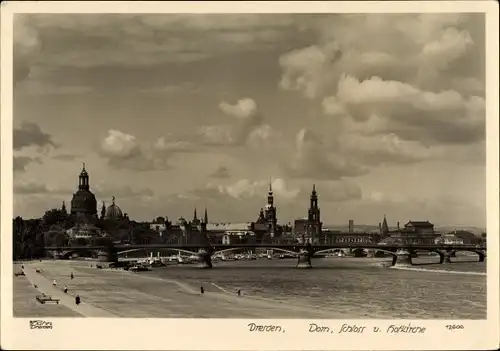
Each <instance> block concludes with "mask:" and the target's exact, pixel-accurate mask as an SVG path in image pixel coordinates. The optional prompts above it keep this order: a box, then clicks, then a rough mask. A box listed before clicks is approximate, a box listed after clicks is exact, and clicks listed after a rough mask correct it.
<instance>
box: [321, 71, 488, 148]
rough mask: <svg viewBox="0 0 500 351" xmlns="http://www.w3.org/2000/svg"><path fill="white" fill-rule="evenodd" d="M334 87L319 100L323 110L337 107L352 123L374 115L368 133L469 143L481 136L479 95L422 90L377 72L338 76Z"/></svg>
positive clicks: (482, 115)
mask: <svg viewBox="0 0 500 351" xmlns="http://www.w3.org/2000/svg"><path fill="white" fill-rule="evenodd" d="M337 91H338V92H337V95H336V97H333V99H332V97H329V98H326V99H325V100H324V107H325V112H326V113H332V112H334V109H335V108H336V109H341V110H342V111H343V112H344V116H348V117H350V118H352V119H353V120H354V121H355V122H367V121H369V120H370V119H372V118H377V119H378V126H377V127H378V128H377V130H373V129H372V130H371V132H372V133H373V132H376V133H377V134H383V133H393V134H396V135H397V136H398V137H399V138H401V139H404V140H410V141H420V142H422V143H428V144H429V143H430V144H442V143H451V144H468V143H474V142H477V141H481V140H484V138H485V123H486V118H485V117H486V114H485V100H484V98H482V97H478V96H469V97H465V96H462V95H461V94H460V93H458V92H456V91H454V90H445V91H441V92H438V93H434V92H429V91H423V90H420V89H418V88H416V87H414V86H412V85H410V84H406V83H402V82H396V81H384V80H382V79H381V78H379V77H372V78H370V79H367V80H364V81H359V80H357V79H356V78H353V77H352V76H343V77H342V78H341V80H340V81H339V83H338V90H337ZM332 100H333V101H332ZM332 102H334V103H335V104H336V106H335V105H334V104H333V103H332ZM338 104H340V106H341V107H338V106H339V105H338ZM333 106H335V107H333ZM362 128H363V126H360V128H359V129H362Z"/></svg>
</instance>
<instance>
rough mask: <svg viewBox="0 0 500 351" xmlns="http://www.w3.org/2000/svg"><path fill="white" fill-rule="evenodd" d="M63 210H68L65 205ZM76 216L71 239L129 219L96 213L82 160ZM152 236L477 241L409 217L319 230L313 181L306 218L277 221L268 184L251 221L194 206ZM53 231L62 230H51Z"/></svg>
mask: <svg viewBox="0 0 500 351" xmlns="http://www.w3.org/2000/svg"><path fill="white" fill-rule="evenodd" d="M62 210H63V211H64V212H66V207H65V204H64V203H63V208H62ZM68 215H70V216H73V217H74V218H75V219H76V225H75V226H74V227H73V228H71V229H69V230H68V231H67V232H66V233H67V234H68V236H69V237H70V238H72V239H89V238H95V237H101V236H106V233H104V232H103V231H102V230H100V229H99V228H98V227H97V226H96V225H95V223H96V221H97V220H98V219H102V220H105V221H111V222H113V223H118V224H122V227H126V226H127V224H128V223H129V221H130V219H129V218H128V216H127V214H126V213H123V211H122V210H121V208H120V207H119V206H118V205H117V204H116V203H115V198H114V197H113V198H112V203H111V205H109V206H107V207H106V205H105V203H104V202H103V204H102V208H101V211H100V216H99V215H98V213H97V200H96V197H95V195H94V194H93V193H92V192H91V191H90V181H89V174H88V172H87V170H86V169H85V164H83V168H82V171H81V172H80V175H79V184H78V190H77V192H76V193H74V194H73V198H72V200H71V210H70V213H69V214H68ZM148 226H149V229H150V231H151V235H149V236H145V237H144V238H142V239H141V240H143V241H144V243H149V242H171V243H196V242H199V241H200V240H209V241H210V242H219V243H225V244H230V243H234V242H247V243H251V242H257V243H288V242H294V243H295V242H297V243H324V244H335V243H374V242H385V243H388V244H389V243H392V242H408V241H411V242H414V243H454V244H457V243H475V242H476V241H477V239H478V238H477V237H476V236H475V235H474V234H473V233H470V232H466V231H456V232H454V233H446V234H443V233H436V232H435V230H434V225H433V224H432V223H430V222H429V221H409V222H408V223H406V224H405V225H404V226H403V227H402V228H400V226H399V222H398V223H397V226H396V228H395V229H392V230H391V229H389V226H388V224H387V219H386V217H385V216H384V219H383V221H382V222H381V223H379V225H378V229H376V230H371V231H364V232H361V233H360V232H356V231H355V228H354V221H353V220H350V221H349V226H348V230H347V231H342V230H331V229H326V228H323V223H322V221H321V212H320V208H319V204H318V194H317V192H316V187H315V185H313V187H312V191H311V195H310V198H309V209H308V213H307V216H306V217H304V218H301V219H297V220H295V221H294V224H293V226H292V225H291V224H284V225H280V224H278V218H277V210H276V205H275V203H274V194H273V190H272V185H271V183H270V184H269V191H268V194H267V203H266V205H265V206H264V207H263V208H261V209H260V212H259V215H258V217H257V219H256V220H255V221H251V222H243V223H210V222H209V218H208V211H207V209H206V208H205V212H204V216H203V218H199V217H198V214H197V210H196V208H195V209H194V213H193V218H192V220H190V221H188V220H186V219H185V218H183V217H181V218H179V219H178V220H177V221H176V222H175V223H174V222H172V221H170V220H169V219H168V218H167V217H157V218H155V219H154V220H153V221H152V222H150V223H148ZM54 230H60V228H55V229H54Z"/></svg>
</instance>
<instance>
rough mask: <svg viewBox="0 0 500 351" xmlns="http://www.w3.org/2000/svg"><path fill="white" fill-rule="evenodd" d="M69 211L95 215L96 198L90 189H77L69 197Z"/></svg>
mask: <svg viewBox="0 0 500 351" xmlns="http://www.w3.org/2000/svg"><path fill="white" fill-rule="evenodd" d="M71 212H72V213H77V214H80V213H81V214H86V215H95V214H96V213H97V200H96V198H95V195H94V194H92V192H90V190H86V189H79V190H78V191H77V192H76V193H74V194H73V198H72V199H71Z"/></svg>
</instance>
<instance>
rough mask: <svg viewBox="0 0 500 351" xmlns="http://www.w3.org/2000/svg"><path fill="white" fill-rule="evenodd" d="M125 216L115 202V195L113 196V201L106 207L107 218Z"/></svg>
mask: <svg viewBox="0 0 500 351" xmlns="http://www.w3.org/2000/svg"><path fill="white" fill-rule="evenodd" d="M122 217H123V212H122V209H121V208H120V207H119V206H118V205H116V204H115V197H114V196H113V203H112V204H111V205H109V206H108V208H106V214H105V218H106V219H117V218H122Z"/></svg>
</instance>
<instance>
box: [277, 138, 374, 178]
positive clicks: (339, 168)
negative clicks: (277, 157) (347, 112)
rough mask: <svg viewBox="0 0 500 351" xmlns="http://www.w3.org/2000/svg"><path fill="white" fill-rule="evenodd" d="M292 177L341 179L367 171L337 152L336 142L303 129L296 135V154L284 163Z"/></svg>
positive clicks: (284, 167) (286, 170) (285, 168)
mask: <svg viewBox="0 0 500 351" xmlns="http://www.w3.org/2000/svg"><path fill="white" fill-rule="evenodd" d="M282 168H283V169H284V170H285V172H287V174H289V175H290V176H291V177H295V178H310V179H320V180H339V179H342V178H345V177H356V176H360V175H363V174H365V173H366V172H367V170H366V169H364V168H363V167H361V166H359V165H357V164H355V163H354V162H351V161H350V160H349V159H348V158H347V157H344V155H342V154H340V153H336V152H335V144H334V145H329V144H327V143H325V142H324V140H323V138H322V136H320V135H319V134H317V133H316V132H314V131H312V130H310V129H301V130H300V131H299V133H298V134H297V136H296V143H295V156H294V157H293V158H292V162H291V163H286V164H283V165H282Z"/></svg>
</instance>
